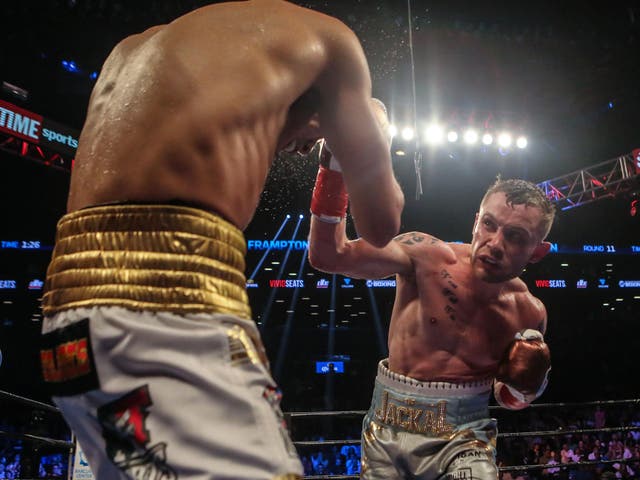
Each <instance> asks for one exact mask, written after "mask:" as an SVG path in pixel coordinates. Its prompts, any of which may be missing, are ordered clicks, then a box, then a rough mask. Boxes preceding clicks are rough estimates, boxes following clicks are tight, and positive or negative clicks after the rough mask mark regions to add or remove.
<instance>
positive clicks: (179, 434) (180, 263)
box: [40, 205, 302, 480]
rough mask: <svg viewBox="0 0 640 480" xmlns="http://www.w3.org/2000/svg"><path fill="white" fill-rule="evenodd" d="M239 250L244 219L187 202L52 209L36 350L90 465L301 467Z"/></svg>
mask: <svg viewBox="0 0 640 480" xmlns="http://www.w3.org/2000/svg"><path fill="white" fill-rule="evenodd" d="M244 254H245V246H244V237H243V236H242V233H241V232H240V231H239V230H237V229H236V228H235V227H233V226H232V225H231V224H228V223H227V222H225V221H224V220H222V219H220V218H219V217H217V216H215V215H212V214H210V213H207V212H205V211H202V210H199V209H195V208H190V207H184V206H176V205H113V206H101V207H92V208H89V209H84V210H80V211H77V212H73V213H71V214H68V215H66V216H65V217H63V218H62V219H61V221H60V222H59V224H58V232H57V237H56V247H55V250H54V253H53V258H52V261H51V264H50V265H49V269H48V272H47V282H46V286H45V295H44V297H43V310H44V313H45V320H44V324H43V332H42V333H43V335H42V346H41V351H40V358H41V363H42V370H43V376H44V380H45V382H46V383H47V384H48V385H49V386H50V390H51V392H52V395H53V399H54V401H55V403H56V404H57V405H58V406H59V407H60V409H61V410H62V413H63V415H64V417H65V419H66V421H67V422H68V423H69V425H70V427H71V429H72V430H73V432H74V434H75V435H76V437H77V438H78V442H79V443H80V446H81V447H82V450H83V451H84V453H85V455H86V457H87V458H88V460H89V464H90V466H91V468H92V470H93V472H94V475H95V476H96V478H98V479H126V478H145V479H147V478H148V479H157V480H159V479H163V480H164V479H167V480H172V479H188V480H196V479H198V480H200V479H202V480H204V479H216V480H218V479H226V480H232V479H234V480H238V479H247V480H249V479H252V480H271V479H291V480H293V479H300V478H302V477H301V476H302V466H301V464H300V461H299V459H298V456H297V453H296V451H295V449H294V447H293V444H292V443H291V440H290V438H289V434H288V432H287V429H286V425H285V423H284V419H283V416H282V412H281V410H280V407H279V403H280V393H279V390H278V389H277V387H276V384H275V382H274V381H273V379H272V377H271V374H270V372H269V367H268V363H267V360H266V356H265V354H264V349H263V347H262V343H261V340H260V336H259V333H258V331H257V329H256V327H255V324H254V323H253V321H251V320H250V315H251V312H250V308H249V306H248V302H247V297H246V292H245V285H244V282H245V280H244V274H243V271H244Z"/></svg>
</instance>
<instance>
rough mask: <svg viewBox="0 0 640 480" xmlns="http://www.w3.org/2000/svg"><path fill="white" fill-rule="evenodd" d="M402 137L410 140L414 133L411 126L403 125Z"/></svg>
mask: <svg viewBox="0 0 640 480" xmlns="http://www.w3.org/2000/svg"><path fill="white" fill-rule="evenodd" d="M401 135H402V138H403V139H404V140H412V139H413V136H414V135H415V132H414V131H413V128H411V127H404V128H403V129H402V134H401Z"/></svg>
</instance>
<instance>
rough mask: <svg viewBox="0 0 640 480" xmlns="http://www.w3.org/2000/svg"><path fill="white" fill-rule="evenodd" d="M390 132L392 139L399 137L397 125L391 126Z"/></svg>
mask: <svg viewBox="0 0 640 480" xmlns="http://www.w3.org/2000/svg"><path fill="white" fill-rule="evenodd" d="M388 132H389V135H390V136H391V138H393V137H395V136H396V135H398V127H396V126H395V125H389V128H388Z"/></svg>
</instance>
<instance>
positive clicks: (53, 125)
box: [0, 100, 80, 155]
mask: <svg viewBox="0 0 640 480" xmlns="http://www.w3.org/2000/svg"><path fill="white" fill-rule="evenodd" d="M0 132H4V133H7V134H9V135H13V136H15V137H18V138H21V139H23V140H26V141H27V142H30V143H34V144H38V145H42V146H44V147H47V148H50V149H51V150H55V151H57V152H59V153H64V154H68V155H75V153H76V149H77V148H78V137H79V136H80V132H79V131H78V130H75V129H73V128H69V127H66V126H64V125H61V124H59V123H57V122H54V121H53V120H49V119H48V118H45V117H43V116H42V115H38V114H37V113H33V112H30V111H29V110H25V109H24V108H20V107H18V106H16V105H14V104H12V103H9V102H5V101H3V100H0Z"/></svg>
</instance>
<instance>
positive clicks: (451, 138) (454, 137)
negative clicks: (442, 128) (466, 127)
mask: <svg viewBox="0 0 640 480" xmlns="http://www.w3.org/2000/svg"><path fill="white" fill-rule="evenodd" d="M447 140H449V142H451V143H454V142H457V141H458V132H454V131H453V130H451V131H450V132H449V133H447Z"/></svg>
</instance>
